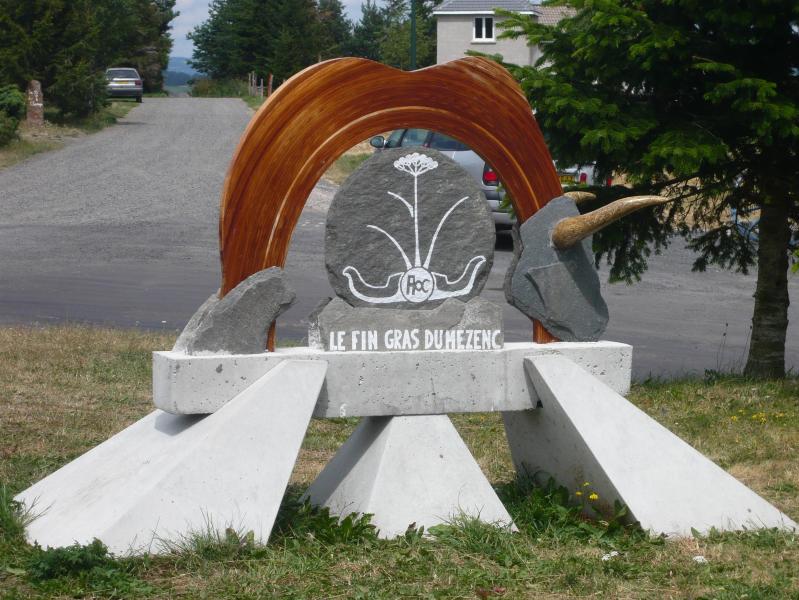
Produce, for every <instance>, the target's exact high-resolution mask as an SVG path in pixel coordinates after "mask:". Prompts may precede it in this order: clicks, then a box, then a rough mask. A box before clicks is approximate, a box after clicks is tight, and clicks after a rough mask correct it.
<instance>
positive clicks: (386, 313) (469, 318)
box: [308, 297, 504, 351]
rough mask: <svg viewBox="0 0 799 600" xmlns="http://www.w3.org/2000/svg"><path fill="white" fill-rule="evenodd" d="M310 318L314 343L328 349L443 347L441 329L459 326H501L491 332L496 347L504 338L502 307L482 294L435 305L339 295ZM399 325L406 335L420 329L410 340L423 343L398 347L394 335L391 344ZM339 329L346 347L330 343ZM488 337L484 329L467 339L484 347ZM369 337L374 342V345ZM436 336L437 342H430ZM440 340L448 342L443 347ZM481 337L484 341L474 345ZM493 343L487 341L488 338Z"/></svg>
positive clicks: (468, 328) (474, 328) (469, 328)
mask: <svg viewBox="0 0 799 600" xmlns="http://www.w3.org/2000/svg"><path fill="white" fill-rule="evenodd" d="M309 321H310V323H311V324H310V327H309V330H308V340H309V344H311V347H315V348H318V349H323V350H342V349H343V350H347V351H350V350H360V351H364V350H375V351H396V350H432V349H438V350H441V349H444V348H446V343H447V340H446V336H445V334H444V335H443V336H442V334H441V332H446V331H458V330H461V331H464V332H467V331H471V332H474V331H480V332H483V331H491V332H499V333H498V334H497V335H496V336H495V337H494V336H493V335H492V339H491V340H490V345H491V349H495V347H502V345H503V344H504V332H503V330H502V309H501V308H500V307H499V306H497V305H496V304H494V303H492V302H489V301H488V300H484V299H483V298H480V297H477V298H472V299H471V300H469V301H468V302H461V301H460V300H457V299H455V298H449V299H447V300H445V301H444V302H443V304H441V305H439V306H437V307H436V308H433V309H430V310H402V309H387V308H365V307H352V306H350V305H349V304H347V303H346V302H344V300H342V299H341V298H334V299H332V300H330V301H329V302H325V303H324V304H323V305H322V306H320V307H318V308H317V310H315V311H314V312H313V313H312V314H311V316H310V317H309ZM394 331H400V332H402V334H403V335H404V334H405V332H413V331H416V332H417V333H416V334H415V337H414V334H410V336H409V340H410V344H411V345H414V344H415V342H416V341H417V340H418V345H414V347H409V346H408V345H407V344H405V343H401V344H400V345H399V347H398V346H397V344H395V343H394V342H393V341H392V342H388V344H387V339H388V338H387V335H390V334H391V332H394ZM337 332H344V334H343V336H342V337H341V339H343V340H344V346H345V347H344V348H337V347H331V333H333V334H334V338H333V339H335V334H336V333H337ZM353 332H355V336H356V337H355V338H353ZM370 332H371V338H370V337H369V336H370ZM428 332H430V333H428ZM469 336H471V337H469ZM483 337H484V336H483V334H482V333H480V334H479V335H478V336H477V338H475V335H474V333H471V334H469V333H465V334H464V337H463V340H462V343H463V344H466V342H467V341H468V342H469V345H470V348H469V349H472V350H475V349H481V348H482V347H483ZM439 338H441V339H439ZM370 339H371V340H372V342H373V345H369V341H370ZM431 341H432V347H428V344H429V343H430V342H431ZM353 342H354V343H353ZM439 342H440V343H441V345H442V346H443V347H439ZM478 342H479V344H478V346H479V347H475V344H477V343H478ZM455 343H456V344H457V343H458V341H457V340H456V341H455ZM488 343H489V342H488V341H487V342H486V344H488ZM389 346H390V347H389ZM450 349H457V348H450ZM485 349H488V348H485Z"/></svg>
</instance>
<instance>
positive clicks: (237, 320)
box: [174, 267, 295, 354]
mask: <svg viewBox="0 0 799 600" xmlns="http://www.w3.org/2000/svg"><path fill="white" fill-rule="evenodd" d="M294 298H295V295H294V290H292V289H291V286H290V285H289V284H288V282H287V281H286V277H285V274H284V273H283V270H282V269H279V268H278V267H272V268H269V269H264V270H263V271H259V272H257V273H254V274H252V275H250V276H249V277H248V278H247V279H245V280H244V281H242V282H241V283H240V284H239V285H237V286H236V287H235V288H233V289H232V290H231V291H230V292H228V294H227V295H226V296H225V297H224V298H221V299H220V298H219V297H218V295H217V294H213V295H212V296H211V297H210V298H208V300H206V301H205V302H204V303H203V305H202V306H200V308H199V309H198V310H197V312H196V313H195V314H194V316H192V318H191V319H190V320H189V322H188V324H187V325H186V327H185V328H184V329H183V331H182V332H181V334H180V336H179V337H178V340H177V342H175V347H174V350H175V351H179V352H185V353H186V354H198V353H203V352H205V353H209V352H210V353H220V352H221V353H229V354H257V353H259V352H264V351H265V349H266V337H267V334H268V332H269V326H270V325H271V324H272V321H274V320H275V319H276V318H277V317H278V316H279V315H280V314H281V313H282V312H283V311H285V310H286V309H287V308H288V307H289V306H291V303H292V302H294Z"/></svg>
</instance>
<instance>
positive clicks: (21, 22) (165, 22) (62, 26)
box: [0, 0, 177, 115]
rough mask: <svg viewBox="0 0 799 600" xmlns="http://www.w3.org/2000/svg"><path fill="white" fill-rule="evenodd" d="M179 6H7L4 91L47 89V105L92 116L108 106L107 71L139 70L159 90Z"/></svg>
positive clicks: (108, 2) (52, 1) (13, 0)
mask: <svg viewBox="0 0 799 600" xmlns="http://www.w3.org/2000/svg"><path fill="white" fill-rule="evenodd" d="M174 6H175V0H37V1H36V2H19V1H18V0H0V84H2V83H5V84H9V83H13V84H15V85H17V86H18V87H19V88H20V89H24V88H25V86H26V84H27V82H28V81H29V80H31V79H38V80H40V81H41V82H42V86H43V88H44V94H45V98H46V99H50V100H53V101H54V102H55V103H56V105H57V106H58V107H59V108H60V109H61V110H62V111H63V112H65V113H73V114H77V115H85V114H88V113H90V112H92V111H93V110H96V109H97V107H98V106H99V105H101V104H102V103H103V102H104V99H105V83H104V81H103V78H102V74H103V71H105V69H106V68H108V67H111V66H132V67H135V68H137V69H138V70H139V73H140V74H141V75H142V76H143V78H144V82H145V86H146V87H147V88H148V89H160V86H161V71H162V69H163V68H165V67H166V64H167V60H168V57H169V51H170V49H171V47H172V40H171V38H170V37H169V27H170V22H171V21H172V19H174V18H175V17H176V16H177V12H175V10H174Z"/></svg>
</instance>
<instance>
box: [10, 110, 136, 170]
mask: <svg viewBox="0 0 799 600" xmlns="http://www.w3.org/2000/svg"><path fill="white" fill-rule="evenodd" d="M134 106H136V103H135V101H129V102H125V101H114V102H111V104H109V105H108V106H106V107H105V108H103V109H102V110H100V111H98V112H97V113H95V114H93V115H90V116H89V117H85V118H81V119H71V118H64V117H62V116H61V115H60V114H59V113H58V112H57V111H55V110H47V111H45V125H44V127H29V126H28V125H27V124H26V123H24V122H23V123H22V124H21V125H20V128H19V138H18V139H16V140H12V141H11V143H9V144H7V145H5V146H3V147H1V148H0V169H4V168H6V167H10V166H11V165H14V164H17V163H18V162H21V161H23V160H25V159H27V158H30V157H31V156H34V155H35V154H40V153H42V152H48V151H50V150H57V149H59V148H62V147H63V146H64V143H65V142H66V141H67V140H69V139H71V138H76V137H80V136H81V135H85V134H88V133H94V132H96V131H99V130H101V129H103V128H105V127H108V126H109V125H113V124H114V123H116V122H117V120H119V119H121V118H122V117H124V116H125V115H126V114H128V113H129V112H130V111H131V109H132V108H133V107H134Z"/></svg>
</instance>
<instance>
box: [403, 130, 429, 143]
mask: <svg viewBox="0 0 799 600" xmlns="http://www.w3.org/2000/svg"><path fill="white" fill-rule="evenodd" d="M426 141H427V129H409V130H408V131H406V132H405V137H403V138H402V144H401V145H402V146H403V147H404V146H423V145H424V143H425V142H426Z"/></svg>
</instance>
